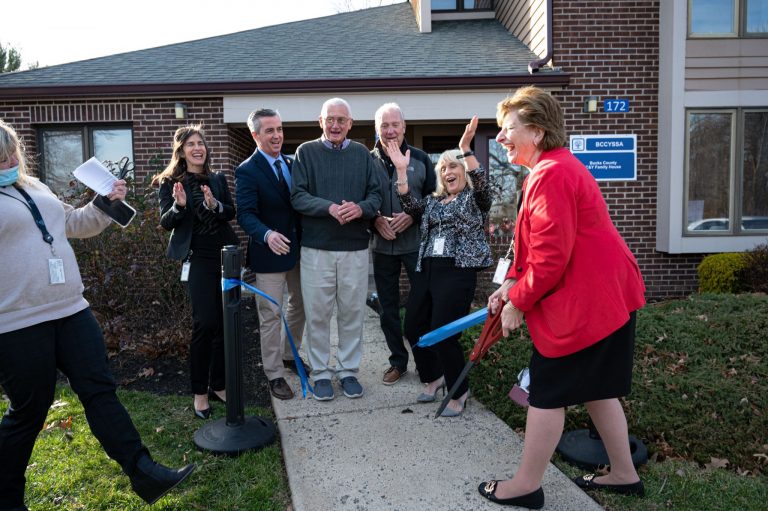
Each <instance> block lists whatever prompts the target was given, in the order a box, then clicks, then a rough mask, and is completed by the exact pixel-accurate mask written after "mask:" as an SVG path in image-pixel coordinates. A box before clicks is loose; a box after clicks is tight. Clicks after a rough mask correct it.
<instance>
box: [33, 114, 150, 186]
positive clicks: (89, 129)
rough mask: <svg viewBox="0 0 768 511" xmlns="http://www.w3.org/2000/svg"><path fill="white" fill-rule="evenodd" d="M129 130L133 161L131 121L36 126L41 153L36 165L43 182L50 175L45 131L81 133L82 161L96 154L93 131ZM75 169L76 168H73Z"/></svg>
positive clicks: (134, 151) (133, 138)
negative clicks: (46, 164) (47, 172)
mask: <svg viewBox="0 0 768 511" xmlns="http://www.w3.org/2000/svg"><path fill="white" fill-rule="evenodd" d="M110 129H112V130H128V131H130V132H131V161H133V160H134V159H135V155H136V146H135V142H136V137H135V133H134V129H133V123H131V122H106V123H72V124H50V123H47V124H41V125H39V126H36V136H37V147H38V154H39V162H38V165H36V167H37V169H38V172H39V176H38V177H39V179H40V181H42V182H43V183H46V184H47V182H46V181H47V179H48V176H46V175H45V174H46V172H45V161H44V158H45V156H44V155H45V139H44V136H43V133H44V132H45V131H48V130H50V131H68V132H72V133H79V134H80V140H81V142H82V148H83V154H82V161H86V160H88V159H90V158H91V157H92V156H94V150H95V147H94V146H95V144H94V142H93V132H94V131H97V130H110ZM72 170H74V169H72Z"/></svg>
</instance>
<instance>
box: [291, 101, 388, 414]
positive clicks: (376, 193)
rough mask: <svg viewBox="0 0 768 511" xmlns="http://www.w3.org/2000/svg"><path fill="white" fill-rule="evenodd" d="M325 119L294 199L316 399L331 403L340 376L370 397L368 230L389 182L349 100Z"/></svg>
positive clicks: (347, 389) (305, 154) (345, 386)
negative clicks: (354, 132)
mask: <svg viewBox="0 0 768 511" xmlns="http://www.w3.org/2000/svg"><path fill="white" fill-rule="evenodd" d="M319 120H320V127H321V128H322V129H323V135H322V137H320V138H319V139H317V140H311V141H309V142H304V143H303V144H301V145H300V146H299V148H298V149H297V150H296V158H295V160H294V164H293V169H292V177H293V188H292V191H291V203H292V204H293V207H294V209H295V210H296V211H298V212H299V213H301V214H302V227H303V232H302V238H301V257H300V260H301V291H302V296H303V298H304V312H305V315H306V336H305V343H306V344H305V345H306V348H307V354H308V357H309V363H310V365H311V366H312V378H313V383H314V391H315V392H314V397H315V399H317V400H319V401H328V400H331V399H333V397H334V392H333V387H332V385H331V377H332V376H334V375H335V376H336V377H337V378H338V379H339V382H340V384H341V388H342V390H343V392H344V395H345V396H347V397H349V398H356V397H360V396H362V395H363V387H362V386H361V385H360V383H359V382H358V381H357V372H358V370H359V368H360V360H361V358H362V349H363V346H362V340H363V319H364V317H365V295H366V293H367V291H368V240H369V237H370V234H369V232H368V227H369V226H370V223H371V220H372V219H373V218H374V217H375V216H376V212H377V211H378V210H379V208H380V207H381V187H380V182H379V180H378V179H377V177H376V174H375V172H374V170H375V169H374V168H373V158H371V155H370V153H369V152H368V149H367V148H366V147H365V146H364V145H363V144H360V143H359V142H355V141H352V140H350V139H348V138H347V133H348V132H349V130H350V128H351V127H352V112H351V110H350V107H349V104H348V103H347V102H346V101H344V100H343V99H341V98H333V99H329V100H328V101H326V102H325V103H324V104H323V108H322V110H321V113H320V119H319ZM334 303H335V304H336V305H337V319H336V320H337V325H338V330H339V346H338V349H337V352H336V367H335V368H333V367H331V366H330V358H331V332H330V318H331V314H332V313H333V305H334Z"/></svg>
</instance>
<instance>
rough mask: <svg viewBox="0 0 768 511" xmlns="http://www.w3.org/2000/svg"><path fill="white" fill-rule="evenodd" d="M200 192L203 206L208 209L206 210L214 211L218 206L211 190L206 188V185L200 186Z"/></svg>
mask: <svg viewBox="0 0 768 511" xmlns="http://www.w3.org/2000/svg"><path fill="white" fill-rule="evenodd" d="M200 190H202V192H203V199H204V200H205V205H206V206H207V207H208V209H214V208H215V207H216V205H217V204H218V201H217V200H216V197H214V196H213V193H212V192H211V189H210V188H209V187H208V185H201V186H200Z"/></svg>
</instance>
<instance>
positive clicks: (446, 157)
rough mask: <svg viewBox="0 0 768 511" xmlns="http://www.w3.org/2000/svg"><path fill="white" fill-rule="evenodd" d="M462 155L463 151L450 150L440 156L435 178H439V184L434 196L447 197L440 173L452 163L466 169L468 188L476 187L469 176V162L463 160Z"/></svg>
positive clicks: (436, 165)
mask: <svg viewBox="0 0 768 511" xmlns="http://www.w3.org/2000/svg"><path fill="white" fill-rule="evenodd" d="M461 155H462V151H461V149H448V150H447V151H444V152H443V154H441V155H440V158H438V160H437V163H436V164H435V176H436V177H437V183H436V186H435V191H434V192H432V195H433V196H435V197H440V196H441V195H445V185H444V184H443V178H442V177H441V176H440V171H441V170H442V169H443V167H445V166H446V165H448V163H450V162H456V163H458V164H459V165H461V166H462V167H464V177H466V178H467V186H469V187H470V188H474V187H475V185H474V184H473V183H472V177H470V175H469V169H468V168H467V162H466V160H464V158H462V156H461Z"/></svg>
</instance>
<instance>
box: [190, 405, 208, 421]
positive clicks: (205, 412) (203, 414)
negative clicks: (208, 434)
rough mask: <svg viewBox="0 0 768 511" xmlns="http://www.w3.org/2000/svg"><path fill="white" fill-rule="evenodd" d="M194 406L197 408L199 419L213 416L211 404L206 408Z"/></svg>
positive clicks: (196, 413)
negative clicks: (201, 408) (200, 408)
mask: <svg viewBox="0 0 768 511" xmlns="http://www.w3.org/2000/svg"><path fill="white" fill-rule="evenodd" d="M192 408H193V409H194V410H195V417H197V418H198V419H203V420H206V419H209V418H210V417H211V407H210V406H209V407H208V408H206V409H205V410H198V409H197V408H195V407H194V405H193V406H192Z"/></svg>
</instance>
